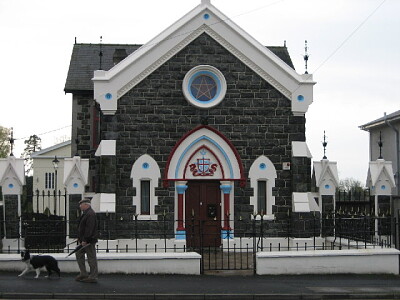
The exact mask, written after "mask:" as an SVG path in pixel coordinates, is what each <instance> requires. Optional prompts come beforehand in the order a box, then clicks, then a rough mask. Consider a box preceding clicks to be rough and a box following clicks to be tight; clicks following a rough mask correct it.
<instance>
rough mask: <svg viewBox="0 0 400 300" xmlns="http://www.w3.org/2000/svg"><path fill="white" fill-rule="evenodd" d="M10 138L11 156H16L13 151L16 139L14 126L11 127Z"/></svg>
mask: <svg viewBox="0 0 400 300" xmlns="http://www.w3.org/2000/svg"><path fill="white" fill-rule="evenodd" d="M8 140H9V141H10V156H14V154H13V151H14V142H15V139H14V130H13V128H12V127H11V129H10V138H9V139H8Z"/></svg>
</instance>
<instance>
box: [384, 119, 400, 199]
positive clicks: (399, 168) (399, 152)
mask: <svg viewBox="0 0 400 300" xmlns="http://www.w3.org/2000/svg"><path fill="white" fill-rule="evenodd" d="M384 118H385V124H386V125H388V126H389V127H390V128H391V129H393V131H394V132H395V133H396V161H397V170H396V174H395V176H396V189H397V196H399V195H400V193H399V191H400V186H399V185H400V184H399V182H400V181H399V179H400V178H399V177H400V176H399V174H400V158H399V156H400V149H399V130H397V129H396V128H395V127H394V126H393V125H392V124H390V122H389V121H388V120H387V117H386V113H385V114H384Z"/></svg>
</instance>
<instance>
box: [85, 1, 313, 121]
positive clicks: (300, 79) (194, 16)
mask: <svg viewBox="0 0 400 300" xmlns="http://www.w3.org/2000/svg"><path fill="white" fill-rule="evenodd" d="M205 14H207V15H209V18H207V19H205V18H204V15H205ZM204 32H206V33H207V34H209V35H210V36H212V37H213V38H214V39H215V40H217V41H218V42H219V43H220V44H221V45H222V46H224V47H225V48H226V49H227V50H228V51H230V52H231V53H232V54H233V55H235V56H236V57H238V58H239V59H240V60H241V61H242V62H243V63H245V64H246V65H247V66H249V67H250V68H251V69H252V70H253V71H255V72H256V73H257V74H259V75H260V76H261V77H262V78H263V79H265V80H266V81H267V82H269V83H270V84H271V85H272V86H274V87H275V88H276V89H277V90H279V91H280V92H281V93H282V94H283V95H285V97H287V98H288V99H290V100H291V101H292V110H293V112H294V113H295V114H297V115H301V114H304V113H305V112H306V111H307V109H308V106H309V105H310V104H311V103H312V101H313V100H312V97H313V92H312V88H313V85H314V84H315V82H313V81H312V75H310V74H307V75H299V74H297V73H296V72H295V71H294V70H293V69H292V68H290V67H289V66H288V65H287V64H286V63H284V62H283V61H282V60H280V59H279V58H278V57H277V56H276V55H275V54H273V53H272V52H271V51H270V50H269V49H267V48H266V47H265V46H263V45H261V44H260V43H259V42H257V41H256V40H255V39H254V38H252V37H251V36H250V35H249V34H247V33H246V32H245V31H244V30H242V29H241V28H240V27H239V26H237V25H236V24H235V23H233V22H232V21H231V20H229V19H228V18H227V17H226V16H225V15H224V14H222V13H221V12H220V11H219V10H217V9H216V8H215V7H214V6H213V5H211V4H210V3H208V2H207V1H205V2H203V3H202V4H200V5H199V6H198V7H196V8H195V9H193V10H192V11H190V12H189V13H188V14H186V15H185V16H184V17H183V18H181V19H180V20H178V21H177V22H175V23H174V24H173V25H171V26H170V27H168V28H167V29H166V30H164V31H163V32H162V33H160V34H159V35H158V36H156V37H155V38H154V39H152V40H151V41H149V42H148V43H147V44H145V45H143V46H142V47H140V48H139V49H138V50H136V51H135V52H133V53H132V54H131V55H129V56H128V57H127V58H126V59H124V60H123V61H122V62H121V63H119V64H117V65H116V66H114V67H113V68H112V69H110V70H109V71H101V70H100V71H95V72H94V77H93V79H92V80H93V82H94V98H95V99H96V101H97V102H98V103H99V104H100V107H101V109H102V111H103V113H105V114H114V113H115V111H116V109H117V100H118V99H119V98H120V97H122V96H123V95H124V94H125V93H127V92H128V91H129V90H130V89H132V88H133V87H134V86H136V85H137V84H138V83H139V82H141V81H142V80H143V79H144V78H146V77H147V76H148V75H149V74H151V73H152V72H153V71H154V70H156V69H157V68H158V67H160V66H161V65H162V64H164V63H165V62H166V61H167V60H168V59H170V58H171V57H172V56H173V55H175V54H176V53H177V52H179V51H180V50H181V49H183V48H184V47H185V46H186V45H188V44H189V43H190V42H191V41H193V40H194V39H195V38H197V37H198V36H199V35H201V34H202V33H204ZM299 96H301V97H300V98H299Z"/></svg>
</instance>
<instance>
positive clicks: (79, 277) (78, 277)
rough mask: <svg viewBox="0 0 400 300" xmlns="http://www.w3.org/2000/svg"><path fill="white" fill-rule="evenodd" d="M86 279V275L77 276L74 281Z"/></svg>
mask: <svg viewBox="0 0 400 300" xmlns="http://www.w3.org/2000/svg"><path fill="white" fill-rule="evenodd" d="M86 278H88V276H87V275H78V276H76V277H75V280H76V281H82V280H83V279H86Z"/></svg>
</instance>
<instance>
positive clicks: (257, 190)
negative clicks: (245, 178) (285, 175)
mask: <svg viewBox="0 0 400 300" xmlns="http://www.w3.org/2000/svg"><path fill="white" fill-rule="evenodd" d="M276 177H277V176H276V169H275V166H274V164H273V163H272V162H271V161H270V160H269V159H268V158H267V157H266V156H263V155H262V156H260V157H258V158H257V159H256V160H255V161H254V162H253V164H252V165H251V167H250V170H249V178H250V185H251V187H252V188H253V191H254V192H253V196H252V197H250V204H251V205H253V210H254V213H255V214H258V215H263V216H264V219H274V214H273V212H272V208H273V206H274V205H275V197H274V196H273V194H272V189H273V188H274V187H275V179H276Z"/></svg>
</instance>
